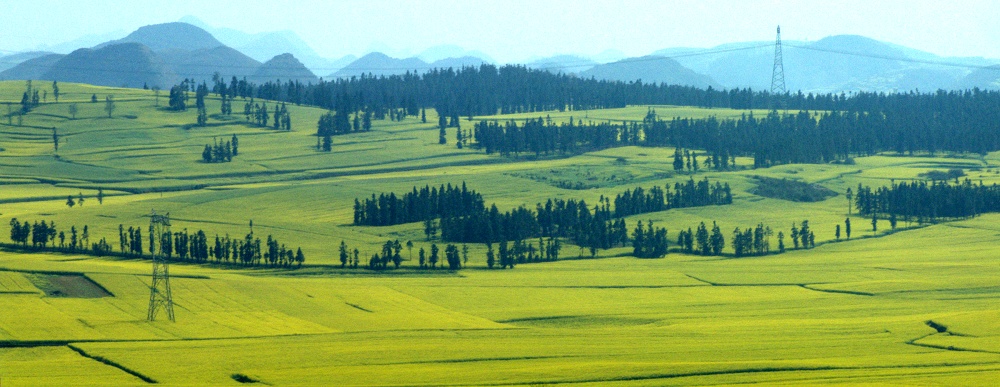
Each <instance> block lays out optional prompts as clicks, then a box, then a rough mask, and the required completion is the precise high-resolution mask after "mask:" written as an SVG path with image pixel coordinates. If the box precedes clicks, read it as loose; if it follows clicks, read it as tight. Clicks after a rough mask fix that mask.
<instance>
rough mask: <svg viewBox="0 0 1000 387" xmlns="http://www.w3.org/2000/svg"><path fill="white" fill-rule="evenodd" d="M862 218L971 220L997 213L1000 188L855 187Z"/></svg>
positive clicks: (938, 185)
mask: <svg viewBox="0 0 1000 387" xmlns="http://www.w3.org/2000/svg"><path fill="white" fill-rule="evenodd" d="M854 199H855V202H856V206H857V209H858V213H859V214H860V215H862V216H871V217H878V216H884V217H889V218H890V221H891V222H893V223H894V222H895V219H896V217H902V218H903V220H904V221H907V222H909V221H916V222H919V223H923V222H933V221H936V220H938V219H947V218H952V219H954V218H970V217H974V216H976V215H979V214H983V213H988V212H1000V186H997V185H996V184H993V185H989V186H987V185H984V184H983V183H982V182H980V183H979V184H974V183H972V181H971V180H969V179H965V180H964V181H962V182H960V183H958V184H949V183H947V182H944V181H935V182H932V183H927V182H925V181H914V182H909V183H907V182H901V183H896V182H893V183H892V184H891V185H890V186H888V187H878V188H876V189H872V188H871V187H868V186H862V185H860V184H859V185H858V188H857V191H856V192H855V194H854Z"/></svg>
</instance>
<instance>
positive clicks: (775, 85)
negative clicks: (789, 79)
mask: <svg viewBox="0 0 1000 387" xmlns="http://www.w3.org/2000/svg"><path fill="white" fill-rule="evenodd" d="M787 93H788V90H787V89H785V65H784V59H783V58H782V57H781V26H778V37H777V39H775V41H774V70H773V71H772V72H771V101H772V102H771V108H772V109H778V108H779V107H780V108H782V109H785V110H788V106H787V105H786V101H785V94H787ZM774 102H777V104H775V103H774Z"/></svg>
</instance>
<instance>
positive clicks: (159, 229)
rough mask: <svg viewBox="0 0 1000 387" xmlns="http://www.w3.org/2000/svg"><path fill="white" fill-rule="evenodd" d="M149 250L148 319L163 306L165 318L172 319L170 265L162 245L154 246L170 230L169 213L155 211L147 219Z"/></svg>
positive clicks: (151, 318) (154, 316)
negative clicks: (151, 274) (158, 213)
mask: <svg viewBox="0 0 1000 387" xmlns="http://www.w3.org/2000/svg"><path fill="white" fill-rule="evenodd" d="M149 231H150V238H149V241H150V243H149V250H150V251H152V252H153V284H152V285H151V286H150V287H149V316H147V319H148V320H149V321H155V320H156V312H157V311H158V310H159V309H160V308H163V309H164V310H166V312H167V318H169V319H170V321H174V300H173V297H171V296H170V267H169V266H168V264H167V257H166V256H165V255H164V254H163V248H162V246H161V247H160V248H156V247H157V246H156V245H155V244H156V243H162V241H163V235H164V234H165V233H169V232H170V213H169V212H168V213H167V214H166V215H157V214H156V211H153V214H152V215H150V220H149Z"/></svg>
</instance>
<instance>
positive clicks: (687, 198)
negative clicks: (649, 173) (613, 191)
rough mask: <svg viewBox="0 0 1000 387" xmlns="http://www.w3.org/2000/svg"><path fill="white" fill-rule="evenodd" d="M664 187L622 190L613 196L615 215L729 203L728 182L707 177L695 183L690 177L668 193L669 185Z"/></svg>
mask: <svg viewBox="0 0 1000 387" xmlns="http://www.w3.org/2000/svg"><path fill="white" fill-rule="evenodd" d="M664 188H665V189H664ZM664 188H660V187H653V188H651V189H649V191H646V190H643V189H642V188H641V187H636V188H635V189H634V190H625V192H623V193H621V194H618V195H615V200H614V203H615V210H614V215H615V217H616V218H621V217H626V216H630V215H636V214H643V213H647V212H659V211H666V210H669V209H671V208H686V207H701V206H710V205H726V204H732V203H733V195H732V190H731V189H730V188H729V183H725V184H722V183H720V182H715V184H714V185H713V184H711V183H710V182H709V181H708V178H707V177H706V178H704V179H703V180H701V181H698V182H697V183H696V182H695V181H694V178H691V179H689V180H688V182H687V183H685V184H681V183H675V184H674V189H673V192H671V190H670V186H669V185H668V186H666V187H664Z"/></svg>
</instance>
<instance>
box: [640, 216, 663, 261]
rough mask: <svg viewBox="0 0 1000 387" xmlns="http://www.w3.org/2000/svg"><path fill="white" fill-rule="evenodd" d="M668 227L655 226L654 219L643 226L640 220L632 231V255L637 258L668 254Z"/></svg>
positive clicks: (657, 256) (660, 256) (658, 256)
mask: <svg viewBox="0 0 1000 387" xmlns="http://www.w3.org/2000/svg"><path fill="white" fill-rule="evenodd" d="M668 248H669V246H668V245H667V229H665V228H655V227H654V226H653V221H649V222H648V223H646V228H643V227H642V221H641V220H640V221H639V222H638V223H636V225H635V230H634V231H632V255H633V256H635V257H637V258H662V257H663V256H665V255H667V251H668Z"/></svg>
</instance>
